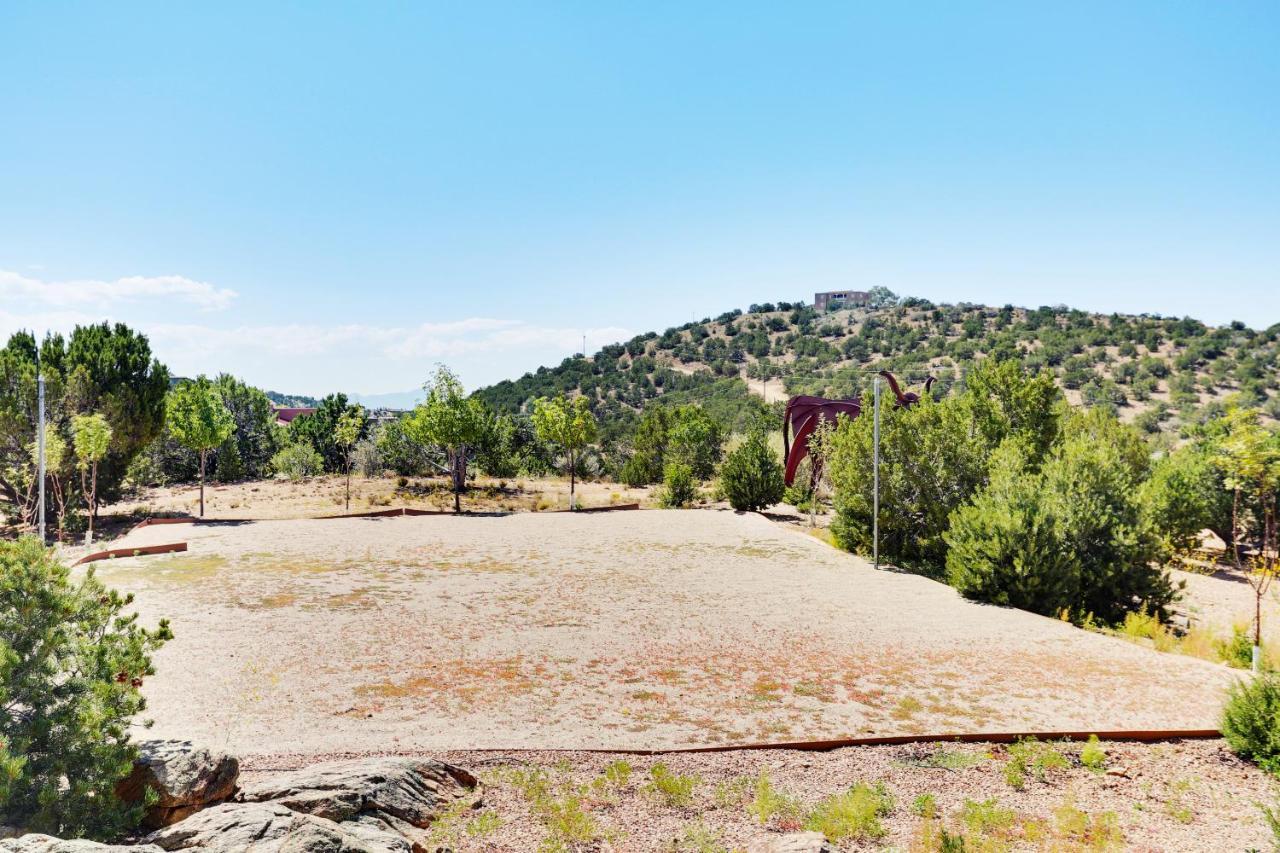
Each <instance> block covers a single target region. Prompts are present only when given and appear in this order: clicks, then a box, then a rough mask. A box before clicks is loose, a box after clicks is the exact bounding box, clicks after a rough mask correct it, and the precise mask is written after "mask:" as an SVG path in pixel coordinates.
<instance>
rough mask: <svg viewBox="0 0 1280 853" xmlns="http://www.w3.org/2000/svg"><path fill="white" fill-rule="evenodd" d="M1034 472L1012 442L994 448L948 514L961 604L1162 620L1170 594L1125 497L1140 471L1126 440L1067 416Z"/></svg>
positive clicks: (1091, 416) (1091, 420)
mask: <svg viewBox="0 0 1280 853" xmlns="http://www.w3.org/2000/svg"><path fill="white" fill-rule="evenodd" d="M1065 432H1066V437H1065V439H1064V440H1063V441H1062V442H1060V443H1059V444H1057V445H1056V446H1055V447H1054V449H1053V451H1052V452H1051V453H1050V454H1049V457H1048V458H1047V459H1046V460H1045V461H1044V464H1043V465H1042V466H1041V467H1040V468H1039V469H1038V470H1037V468H1036V466H1035V460H1034V457H1032V456H1031V455H1030V454H1029V453H1028V452H1027V450H1026V448H1025V446H1023V445H1022V444H1021V443H1012V442H1010V443H1007V444H1005V445H1002V446H1001V448H1000V450H999V451H998V452H997V453H996V454H995V456H994V457H993V459H992V463H991V471H990V478H989V482H988V484H987V486H986V488H984V489H983V490H982V491H981V492H979V493H978V494H976V495H975V496H974V498H973V500H972V501H971V502H970V503H968V504H966V505H965V506H963V507H961V508H960V509H958V510H956V512H955V513H953V514H952V517H951V529H950V530H949V531H948V532H947V535H946V541H947V543H948V544H949V545H950V547H951V550H950V551H949V552H948V554H947V577H948V579H949V580H950V582H951V583H952V585H953V586H955V587H956V588H957V589H958V590H960V592H961V593H962V594H963V595H965V596H966V597H968V598H974V599H977V600H981V601H989V602H992V603H994V604H1004V605H1011V606H1014V607H1020V608H1023V609H1024V610H1030V611H1032V612H1035V613H1042V614H1045V615H1050V616H1052V615H1058V614H1060V613H1062V612H1063V611H1066V612H1068V613H1070V614H1071V615H1072V616H1073V617H1074V618H1076V619H1083V618H1085V617H1087V616H1089V615H1090V614H1092V616H1094V617H1096V619H1097V620H1098V621H1099V622H1102V623H1105V624H1114V623H1116V622H1119V621H1121V620H1123V619H1124V618H1125V614H1127V613H1129V612H1133V611H1146V612H1148V613H1151V614H1154V615H1156V616H1157V617H1160V616H1163V614H1164V608H1165V607H1166V606H1167V605H1168V604H1169V602H1170V601H1172V599H1173V596H1174V592H1175V591H1174V588H1173V585H1172V583H1171V582H1170V580H1169V578H1168V576H1167V574H1166V573H1164V572H1163V571H1161V570H1159V569H1157V568H1153V567H1152V565H1151V563H1152V560H1153V559H1154V558H1155V556H1156V554H1157V552H1158V547H1157V542H1156V539H1155V537H1154V536H1153V535H1152V534H1151V531H1150V528H1149V526H1148V525H1147V524H1146V522H1145V520H1144V519H1143V516H1142V512H1141V509H1140V507H1139V505H1138V502H1137V500H1136V499H1135V497H1134V484H1135V482H1137V481H1138V480H1139V479H1140V477H1141V475H1142V473H1143V469H1144V468H1145V466H1146V450H1145V447H1144V445H1143V443H1142V441H1141V439H1140V438H1139V437H1138V436H1137V434H1136V433H1134V432H1132V430H1129V429H1128V428H1126V427H1124V426H1123V425H1121V424H1119V423H1118V422H1117V421H1115V419H1114V418H1111V417H1110V416H1108V415H1106V414H1105V413H1103V412H1101V411H1098V410H1093V411H1091V412H1089V413H1087V414H1084V415H1079V414H1077V415H1073V416H1072V418H1071V419H1070V420H1069V422H1068V426H1067V428H1066V430H1065Z"/></svg>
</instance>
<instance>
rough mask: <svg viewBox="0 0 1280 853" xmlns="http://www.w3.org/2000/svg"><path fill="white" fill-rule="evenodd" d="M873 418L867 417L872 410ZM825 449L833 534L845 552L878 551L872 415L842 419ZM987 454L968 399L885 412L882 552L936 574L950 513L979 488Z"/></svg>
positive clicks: (942, 555) (883, 433) (941, 557)
mask: <svg viewBox="0 0 1280 853" xmlns="http://www.w3.org/2000/svg"><path fill="white" fill-rule="evenodd" d="M868 414H869V413H868ZM837 421H838V426H837V428H836V430H835V433H834V435H833V436H832V437H831V440H830V445H829V450H828V452H827V460H828V461H827V472H828V477H829V478H830V481H831V484H832V486H833V488H834V490H835V498H834V505H835V518H834V520H833V521H832V524H831V532H832V534H833V535H834V536H835V538H836V541H837V543H839V544H840V546H841V547H843V548H846V549H848V550H851V551H857V552H859V553H864V554H869V553H871V549H872V541H871V540H872V530H873V525H872V509H873V493H872V488H873V483H874V478H873V470H872V449H873V448H872V418H871V417H859V418H857V419H855V420H853V421H849V420H848V419H846V418H843V417H842V418H838V419H837ZM988 452H989V451H988V450H987V448H986V445H985V443H984V440H983V438H982V436H981V434H980V433H979V432H977V431H975V430H974V429H973V417H972V413H971V411H970V407H969V405H968V403H967V401H966V400H965V399H959V398H949V399H946V400H943V401H941V402H937V403H934V402H932V401H929V400H925V401H922V402H921V403H920V404H918V405H916V406H913V407H912V408H910V409H893V408H889V407H887V406H886V407H885V408H883V409H882V411H881V425H880V553H881V555H882V556H884V557H887V558H888V559H890V560H894V561H898V562H900V563H904V564H907V565H912V566H919V567H921V568H922V570H923V571H925V572H926V573H929V574H936V573H937V570H938V567H940V566H941V565H942V563H943V561H944V560H945V557H946V546H945V543H944V542H943V538H942V537H943V534H944V533H945V532H946V530H947V523H948V518H949V516H950V514H951V511H952V510H953V509H955V508H956V507H958V506H960V505H961V504H962V503H963V502H964V501H965V500H966V499H967V498H968V496H969V495H970V494H972V493H973V492H974V491H975V490H976V489H977V488H978V486H979V485H980V484H981V482H982V480H983V478H984V476H985V469H986V460H987V456H988Z"/></svg>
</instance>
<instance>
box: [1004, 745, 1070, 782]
mask: <svg viewBox="0 0 1280 853" xmlns="http://www.w3.org/2000/svg"><path fill="white" fill-rule="evenodd" d="M1069 766H1070V763H1069V762H1068V761H1067V757H1066V756H1065V755H1063V754H1062V753H1061V752H1059V751H1058V749H1057V748H1056V747H1055V746H1054V745H1053V744H1050V743H1044V742H1042V741H1038V740H1036V739H1035V738H1025V739H1023V740H1020V741H1018V742H1017V743H1014V744H1011V745H1010V746H1009V760H1008V761H1006V762H1005V765H1004V779H1005V781H1006V782H1008V783H1009V787H1011V788H1016V789H1017V790H1022V788H1023V787H1024V786H1025V785H1026V780H1027V774H1031V775H1032V776H1034V777H1035V779H1036V780H1037V781H1039V782H1043V781H1045V778H1046V777H1047V776H1048V773H1049V771H1050V770H1065V769H1066V768H1067V767H1069Z"/></svg>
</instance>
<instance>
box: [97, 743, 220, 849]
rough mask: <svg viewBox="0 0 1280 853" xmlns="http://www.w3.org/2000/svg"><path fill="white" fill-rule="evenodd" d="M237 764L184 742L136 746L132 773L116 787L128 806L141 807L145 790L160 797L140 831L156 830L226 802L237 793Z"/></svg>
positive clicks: (117, 792)
mask: <svg viewBox="0 0 1280 853" xmlns="http://www.w3.org/2000/svg"><path fill="white" fill-rule="evenodd" d="M239 776H240V762H239V761H238V760H237V759H236V758H235V757H234V756H232V755H228V754H227V753H225V752H214V751H211V750H208V749H204V748H203V747H197V746H195V745H194V744H192V743H190V742H189V741H183V740H151V741H144V742H143V743H141V744H139V745H138V760H137V762H136V763H135V764H134V766H133V772H132V773H130V774H129V776H128V777H127V778H126V779H125V780H124V781H123V782H121V783H120V784H119V785H118V786H117V787H116V794H117V795H118V796H119V797H120V798H121V799H122V800H124V801H125V802H127V803H139V802H142V799H143V797H144V796H145V795H146V792H147V789H148V788H149V789H151V790H153V791H155V792H156V794H157V795H158V796H159V800H158V801H157V802H156V804H155V805H154V806H152V807H151V808H150V809H148V810H147V814H146V817H145V818H144V820H143V826H144V827H146V828H148V829H158V828H160V827H162V826H169V825H170V824H173V823H177V822H178V821H180V820H182V819H183V818H186V817H187V816H188V815H192V814H195V813H196V812H198V811H200V810H201V809H204V808H207V807H209V806H212V805H217V804H218V803H221V802H225V801H226V800H229V799H230V798H231V796H232V795H233V794H234V793H235V792H236V781H237V779H239Z"/></svg>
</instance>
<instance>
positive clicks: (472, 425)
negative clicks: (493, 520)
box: [404, 364, 488, 512]
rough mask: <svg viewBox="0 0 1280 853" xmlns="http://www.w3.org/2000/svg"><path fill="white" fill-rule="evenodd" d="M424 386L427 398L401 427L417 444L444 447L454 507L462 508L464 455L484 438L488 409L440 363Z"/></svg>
mask: <svg viewBox="0 0 1280 853" xmlns="http://www.w3.org/2000/svg"><path fill="white" fill-rule="evenodd" d="M423 390H425V391H426V392H427V398H426V399H425V400H423V401H422V402H421V403H419V404H418V406H417V408H415V409H414V410H413V414H411V415H410V416H409V417H408V418H407V419H405V422H404V431H405V433H406V435H408V436H409V437H410V438H411V439H413V440H414V441H416V442H417V443H418V444H422V445H426V446H429V447H439V448H441V449H442V450H444V454H445V466H444V467H445V470H446V471H447V473H448V474H449V476H450V478H451V480H452V485H453V510H454V512H462V492H463V490H464V489H466V487H467V455H468V453H470V452H471V451H473V450H474V449H475V448H477V447H478V446H479V445H480V444H481V442H482V441H483V440H484V436H485V428H486V425H487V420H488V412H487V411H486V409H485V406H484V404H483V403H482V402H480V400H479V399H477V398H475V397H468V396H466V393H465V391H464V390H463V388H462V383H461V382H459V381H458V377H457V376H455V375H454V374H453V372H452V371H450V370H449V368H447V367H445V366H444V365H443V364H442V365H438V366H437V367H436V373H435V376H434V377H432V379H431V381H429V382H428V383H427V384H426V385H424V386H423Z"/></svg>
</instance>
